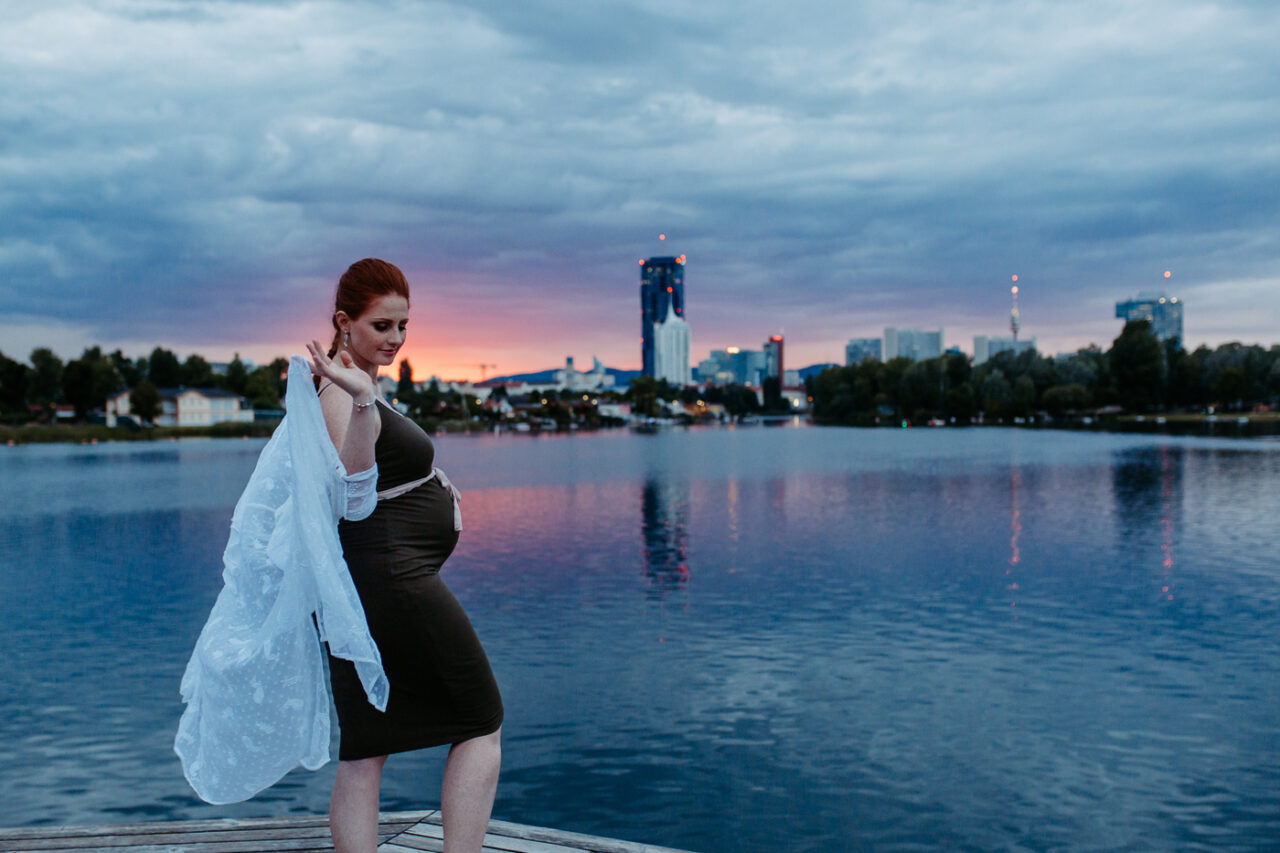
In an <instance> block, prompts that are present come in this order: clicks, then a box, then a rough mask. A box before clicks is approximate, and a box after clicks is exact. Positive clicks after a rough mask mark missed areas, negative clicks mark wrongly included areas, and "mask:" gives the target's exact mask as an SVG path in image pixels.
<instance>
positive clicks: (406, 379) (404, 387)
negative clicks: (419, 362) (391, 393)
mask: <svg viewBox="0 0 1280 853" xmlns="http://www.w3.org/2000/svg"><path fill="white" fill-rule="evenodd" d="M412 393H413V366H412V365H410V364H409V359H407V358H402V359H400V381H399V382H398V383H396V396H397V397H405V396H408V395H409V394H412Z"/></svg>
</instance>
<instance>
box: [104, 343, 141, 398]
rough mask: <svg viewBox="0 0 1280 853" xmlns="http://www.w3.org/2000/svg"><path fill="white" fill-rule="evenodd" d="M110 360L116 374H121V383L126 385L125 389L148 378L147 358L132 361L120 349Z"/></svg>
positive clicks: (112, 354)
mask: <svg viewBox="0 0 1280 853" xmlns="http://www.w3.org/2000/svg"><path fill="white" fill-rule="evenodd" d="M108 358H110V359H111V363H112V364H113V365H115V368H116V372H117V373H119V374H120V381H121V382H123V383H124V387H126V388H132V387H133V386H134V385H137V384H138V383H139V382H141V381H142V380H143V379H146V378H147V360H146V359H145V358H138V359H137V360H132V359H130V358H129V357H128V356H126V355H125V354H124V353H123V352H122V351H121V350H119V349H117V350H116V351H115V352H113V353H111V355H110V356H108Z"/></svg>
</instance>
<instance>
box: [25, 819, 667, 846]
mask: <svg viewBox="0 0 1280 853" xmlns="http://www.w3.org/2000/svg"><path fill="white" fill-rule="evenodd" d="M441 823H442V821H441V816H440V812H439V810H432V811H415V812H384V813H382V814H380V815H379V816H378V824H379V825H378V839H379V841H380V842H381V844H380V845H379V850H382V851H384V853H421V851H428V853H440V851H442V850H443V840H442V837H441V836H442V833H443V828H442V826H441ZM332 849H333V846H332V841H331V839H330V837H329V827H328V818H327V817H324V816H308V817H293V818H245V819H235V818H220V819H216V820H200V821H167V822H166V821H149V822H146V823H132V824H105V825H95V826H43V827H40V826H35V827H22V828H18V829H4V830H0V850H3V851H6V853H7V851H15V853H16V851H44V853H57V852H58V851H64V853H83V851H85V850H110V851H113V853H320V851H331V850H332ZM484 850H485V851H487V853H582V851H589V853H687V851H681V850H675V849H673V848H669V847H658V846H654V845H649V844H639V843H636V842H631V841H621V840H619V839H614V838H601V837H599V836H594V835H584V834H582V833H577V832H567V831H563V830H557V829H550V828H547V827H538V826H526V825H524V824H518V823H510V822H508V821H500V820H494V821H490V822H489V832H488V833H487V834H486V835H485V841H484Z"/></svg>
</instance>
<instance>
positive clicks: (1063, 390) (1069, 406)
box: [1041, 383, 1089, 418]
mask: <svg viewBox="0 0 1280 853" xmlns="http://www.w3.org/2000/svg"><path fill="white" fill-rule="evenodd" d="M1041 402H1042V403H1043V404H1044V407H1045V409H1046V410H1047V411H1048V412H1049V414H1051V415H1053V416H1054V417H1055V418H1060V417H1062V416H1063V415H1065V414H1067V413H1069V412H1078V411H1080V410H1081V409H1084V408H1086V407H1088V405H1089V389H1088V388H1086V387H1084V386H1083V385H1080V384H1077V383H1072V384H1070V385H1054V386H1053V387H1052V388H1049V389H1048V390H1046V391H1045V392H1044V396H1043V397H1042V398H1041Z"/></svg>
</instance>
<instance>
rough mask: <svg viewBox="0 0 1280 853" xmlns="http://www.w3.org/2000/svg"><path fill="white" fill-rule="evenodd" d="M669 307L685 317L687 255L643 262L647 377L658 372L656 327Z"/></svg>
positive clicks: (643, 341) (643, 354) (643, 336)
mask: <svg viewBox="0 0 1280 853" xmlns="http://www.w3.org/2000/svg"><path fill="white" fill-rule="evenodd" d="M668 309H670V312H671V313H674V315H675V316H676V317H678V318H683V317H684V255H680V256H679V257H675V258H647V259H646V260H643V261H641V262H640V370H641V372H642V373H644V375H645V376H656V375H657V374H655V373H654V339H653V330H654V326H655V325H657V324H659V323H661V322H663V320H664V319H665V318H666V316H667V314H668V313H669V312H668ZM685 362H686V364H687V363H688V359H686V360H685Z"/></svg>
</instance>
